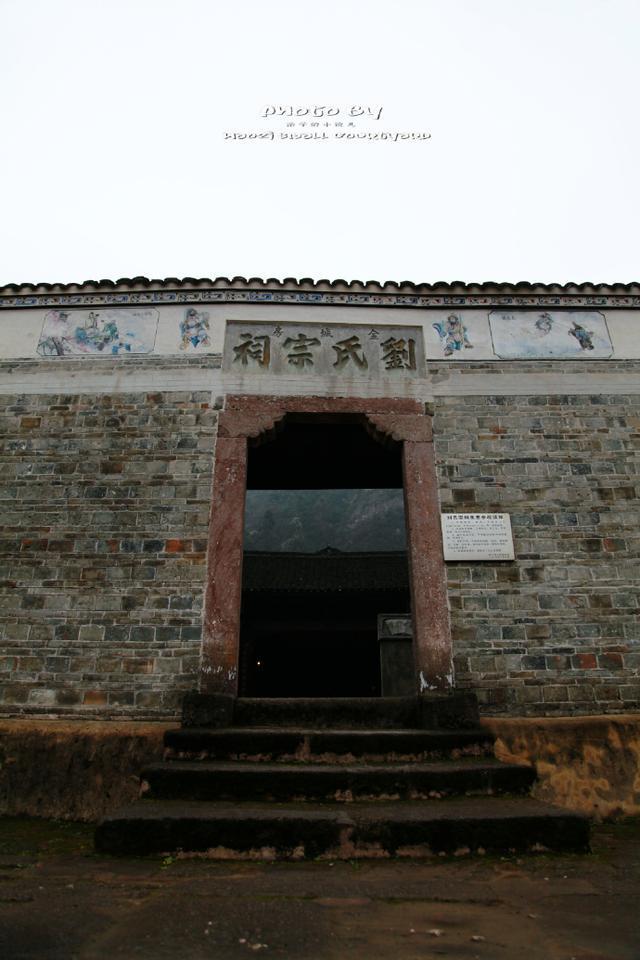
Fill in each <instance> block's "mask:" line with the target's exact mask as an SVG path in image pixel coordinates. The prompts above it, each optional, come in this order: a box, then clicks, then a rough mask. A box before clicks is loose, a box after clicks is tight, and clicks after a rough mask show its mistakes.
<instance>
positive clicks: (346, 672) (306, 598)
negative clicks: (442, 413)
mask: <svg viewBox="0 0 640 960" xmlns="http://www.w3.org/2000/svg"><path fill="white" fill-rule="evenodd" d="M401 446H402V445H401V444H400V443H399V442H396V441H394V440H392V439H390V438H389V437H386V436H385V437H380V436H379V435H378V434H376V433H374V431H373V429H372V428H371V426H370V424H369V423H368V421H367V420H366V418H365V417H364V416H362V415H358V414H329V415H323V414H288V415H287V416H285V417H284V418H283V419H282V420H281V421H280V422H279V423H278V424H277V428H276V430H275V431H274V432H271V433H270V434H268V435H266V436H265V435H264V434H263V435H261V436H259V437H258V438H255V439H253V440H250V441H249V448H248V457H247V495H246V502H245V524H244V555H243V577H242V604H241V616H240V658H239V660H240V662H239V667H240V676H239V692H240V694H241V695H242V696H261V697H321V696H325V697H326V696H335V697H358V696H379V695H380V693H381V687H380V650H379V643H378V634H377V629H378V627H377V625H378V618H379V616H380V615H381V614H385V613H390V612H391V613H392V612H398V611H404V612H406V613H407V614H408V613H409V610H410V589H409V571H408V561H407V546H406V524H405V516H404V499H403V480H402V457H401V452H402V451H401Z"/></svg>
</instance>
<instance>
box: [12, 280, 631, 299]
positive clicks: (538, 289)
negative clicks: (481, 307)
mask: <svg viewBox="0 0 640 960" xmlns="http://www.w3.org/2000/svg"><path fill="white" fill-rule="evenodd" d="M200 289H214V290H262V291H268V290H278V291H285V290H291V291H313V292H316V293H319V292H331V293H340V292H343V293H375V294H383V295H384V294H387V295H389V296H393V295H399V294H400V295H402V294H404V295H407V294H414V295H419V294H432V295H443V296H444V295H446V296H455V295H458V296H465V295H470V294H484V295H487V294H514V295H518V294H520V295H524V294H547V295H549V294H558V295H562V296H570V295H572V294H575V295H582V296H584V295H594V296H597V295H608V296H615V295H616V294H618V295H622V296H624V295H629V294H634V295H639V294H640V282H639V281H634V282H632V283H532V282H529V281H528V280H522V281H519V282H517V283H496V282H493V281H487V282H485V283H464V282H462V281H458V280H455V281H452V282H450V283H447V282H442V281H438V282H435V283H413V282H412V281H411V280H401V281H395V280H386V281H385V282H384V283H380V282H378V281H377V280H366V281H362V280H349V281H347V280H342V279H337V280H326V279H324V280H313V279H310V278H309V277H303V278H301V279H296V278H295V277H285V278H284V279H282V280H280V279H278V278H276V277H269V278H267V279H262V278H261V277H249V278H246V277H216V278H215V279H210V278H208V277H201V278H195V277H182V279H180V278H179V277H166V278H165V279H163V280H161V279H154V280H150V279H149V278H147V277H122V278H121V279H119V280H84V281H82V282H79V283H8V284H5V285H4V286H0V296H9V295H11V296H15V295H16V294H18V295H22V294H24V295H26V294H31V295H34V294H36V295H37V294H51V293H67V294H68V293H95V292H98V291H104V292H112V291H114V290H118V291H121V292H128V291H141V290H145V291H149V292H150V291H153V290H158V291H160V290H200Z"/></svg>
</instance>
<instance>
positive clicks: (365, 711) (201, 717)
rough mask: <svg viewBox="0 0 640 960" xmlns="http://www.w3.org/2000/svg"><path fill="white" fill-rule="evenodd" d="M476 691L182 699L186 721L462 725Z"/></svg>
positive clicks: (473, 721) (473, 715) (471, 717)
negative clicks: (291, 697)
mask: <svg viewBox="0 0 640 960" xmlns="http://www.w3.org/2000/svg"><path fill="white" fill-rule="evenodd" d="M478 720H479V714H478V702H477V698H476V696H475V694H473V693H467V692H464V691H462V692H457V691H456V692H455V693H451V694H446V695H436V694H429V695H425V696H421V697H418V696H416V697H355V698H349V697H328V698H327V697H325V698H323V697H319V698H314V699H309V698H296V699H286V698H282V699H270V698H251V697H249V698H246V697H245V698H243V697H240V698H237V699H236V698H233V697H227V696H224V695H220V694H202V693H187V694H186V695H185V697H184V699H183V703H182V724H183V726H184V727H229V726H234V727H235V726H245V727H255V726H274V725H283V724H286V725H288V726H313V727H323V728H336V727H338V728H339V727H342V728H344V727H353V726H356V727H365V728H368V729H374V728H375V729H388V728H395V729H397V728H400V727H409V728H413V729H416V728H419V729H440V728H449V729H451V728H465V727H477V726H478Z"/></svg>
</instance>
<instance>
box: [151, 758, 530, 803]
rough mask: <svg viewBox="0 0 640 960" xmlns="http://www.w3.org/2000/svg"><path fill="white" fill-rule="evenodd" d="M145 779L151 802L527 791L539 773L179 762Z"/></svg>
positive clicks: (158, 767) (459, 766) (461, 765)
mask: <svg viewBox="0 0 640 960" xmlns="http://www.w3.org/2000/svg"><path fill="white" fill-rule="evenodd" d="M142 780H143V788H144V789H145V790H146V792H147V794H148V796H149V797H152V798H154V799H181V800H182V799H185V800H186V799H191V800H230V799H239V800H247V799H249V798H254V799H267V800H333V801H350V800H353V799H355V798H363V799H364V798H366V799H368V798H374V797H381V798H383V799H384V798H402V799H404V798H415V797H421V798H427V797H433V798H439V797H442V796H449V795H452V794H464V793H484V794H491V793H523V792H527V791H528V790H529V789H530V787H531V784H532V783H533V782H534V780H535V771H534V770H533V769H532V768H531V767H523V766H517V765H515V764H506V763H500V762H499V761H497V760H494V759H489V758H485V759H483V760H456V761H449V762H441V763H410V764H400V763H387V764H373V763H371V764H358V765H356V764H328V763H325V764H310V763H309V764H285V763H265V762H259V763H249V762H243V761H223V760H222V761H206V760H201V761H183V760H174V761H170V762H165V763H157V764H152V765H151V766H148V767H147V768H146V769H145V770H144V771H143V773H142Z"/></svg>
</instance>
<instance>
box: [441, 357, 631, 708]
mask: <svg viewBox="0 0 640 960" xmlns="http://www.w3.org/2000/svg"><path fill="white" fill-rule="evenodd" d="M483 366H484V367H485V368H488V369H490V370H491V372H492V373H494V374H495V373H497V372H504V373H519V374H521V373H523V372H527V371H530V372H533V371H535V372H538V371H540V370H541V369H546V370H553V369H555V370H556V371H557V373H558V386H559V388H560V389H561V383H562V375H563V373H564V372H573V373H575V372H579V373H581V374H582V375H584V376H585V377H589V376H592V377H594V378H595V377H596V376H597V374H598V373H600V372H603V371H604V369H606V371H607V372H608V373H609V372H612V371H614V370H615V369H616V368H617V369H619V370H623V369H624V371H625V373H627V374H631V373H633V372H634V368H635V372H636V374H637V371H638V365H637V364H629V363H627V364H612V363H611V362H607V363H606V364H605V363H602V362H601V363H599V364H598V363H595V362H594V363H584V362H583V363H582V364H580V365H578V364H573V365H571V364H567V363H563V364H561V365H560V364H558V363H556V364H555V365H554V364H553V363H544V364H541V363H536V364H522V363H518V364H507V363H505V364H487V365H481V364H468V363H467V364H465V365H464V372H465V373H467V372H475V373H476V374H477V373H478V371H479V370H480V369H482V368H483ZM572 366H573V369H571V367H572ZM456 367H457V368H458V369H462V365H456ZM450 369H451V365H447V367H446V370H447V371H449V370H450ZM430 371H431V372H432V373H433V374H435V375H436V376H437V375H438V374H439V373H444V372H445V371H444V365H438V364H431V365H430ZM434 434H435V445H436V456H437V461H438V471H439V480H440V485H441V502H442V508H443V510H445V511H456V512H465V511H468V512H471V511H474V510H483V511H484V510H489V511H490V510H495V511H501V512H507V513H510V514H511V522H512V527H513V534H514V541H515V550H516V561H515V563H486V562H484V563H476V564H469V563H449V564H447V572H448V583H449V601H450V608H451V620H452V629H453V640H454V650H455V668H456V679H457V683H458V684H459V685H463V686H470V687H473V688H475V689H476V690H477V691H478V694H479V697H480V701H481V705H482V709H483V712H485V713H488V714H492V713H493V714H498V713H511V714H533V715H536V714H547V715H550V714H570V713H592V714H595V713H611V712H623V711H628V710H630V709H636V708H638V707H639V706H640V675H639V668H640V622H639V619H638V598H639V591H638V584H639V582H640V563H639V562H638V561H639V555H640V523H639V521H640V517H639V512H638V496H639V495H640V476H639V475H638V474H639V472H640V396H638V395H629V396H606V395H601V394H594V395H593V396H566V395H562V394H560V393H558V394H554V395H549V396H529V397H513V396H468V397H446V398H440V399H438V401H437V402H436V404H435V405H434Z"/></svg>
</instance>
